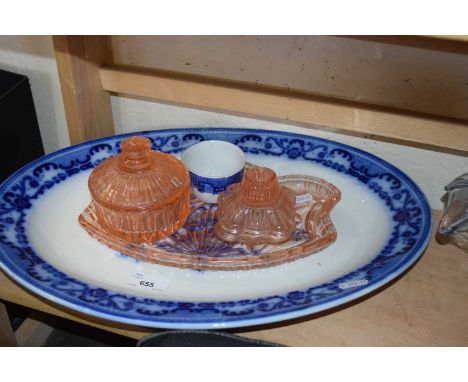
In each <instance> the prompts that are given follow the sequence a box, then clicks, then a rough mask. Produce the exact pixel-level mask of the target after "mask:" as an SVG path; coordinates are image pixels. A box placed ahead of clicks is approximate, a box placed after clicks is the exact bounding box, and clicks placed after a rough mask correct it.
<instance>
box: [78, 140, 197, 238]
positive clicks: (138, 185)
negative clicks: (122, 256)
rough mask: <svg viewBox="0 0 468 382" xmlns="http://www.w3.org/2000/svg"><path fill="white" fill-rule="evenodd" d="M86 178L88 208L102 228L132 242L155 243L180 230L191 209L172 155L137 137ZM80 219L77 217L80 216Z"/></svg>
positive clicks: (183, 175)
mask: <svg viewBox="0 0 468 382" xmlns="http://www.w3.org/2000/svg"><path fill="white" fill-rule="evenodd" d="M121 149H122V152H121V153H120V154H117V155H116V156H114V157H112V158H109V159H106V160H105V161H103V162H102V163H101V164H100V165H99V166H97V167H96V168H95V169H94V170H93V172H92V173H91V175H90V177H89V180H88V187H89V191H90V192H91V196H92V202H91V205H90V206H89V207H88V208H92V209H93V211H94V213H95V214H96V219H97V220H98V222H99V223H100V225H101V226H102V227H103V229H104V230H105V231H106V232H108V233H109V234H111V235H112V236H116V237H118V238H120V239H123V240H125V241H127V242H132V243H153V242H155V241H157V240H160V239H162V238H164V237H166V236H168V235H170V234H172V233H173V232H175V231H177V230H179V229H180V228H181V227H182V226H183V225H184V223H185V221H186V219H187V217H188V215H189V213H190V178H189V174H188V171H187V169H186V167H185V165H184V164H183V163H182V162H181V161H180V160H178V159H177V158H175V157H173V156H172V155H169V154H165V153H162V152H160V151H154V150H152V149H151V141H150V140H149V139H148V138H145V137H141V136H133V137H130V138H126V139H124V140H123V141H122V143H121ZM80 222H81V220H80Z"/></svg>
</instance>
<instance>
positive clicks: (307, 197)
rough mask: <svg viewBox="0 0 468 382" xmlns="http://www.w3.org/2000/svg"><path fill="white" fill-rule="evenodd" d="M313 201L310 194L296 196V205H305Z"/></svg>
mask: <svg viewBox="0 0 468 382" xmlns="http://www.w3.org/2000/svg"><path fill="white" fill-rule="evenodd" d="M312 200H314V198H313V197H312V195H311V194H304V195H297V196H296V204H301V203H307V202H311V201H312Z"/></svg>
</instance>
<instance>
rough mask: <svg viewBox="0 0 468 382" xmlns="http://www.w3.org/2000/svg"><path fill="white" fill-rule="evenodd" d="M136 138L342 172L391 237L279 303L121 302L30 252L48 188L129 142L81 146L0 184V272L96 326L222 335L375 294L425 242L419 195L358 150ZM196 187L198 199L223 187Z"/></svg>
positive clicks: (252, 134)
mask: <svg viewBox="0 0 468 382" xmlns="http://www.w3.org/2000/svg"><path fill="white" fill-rule="evenodd" d="M141 134H142V135H145V136H147V137H148V138H149V139H151V141H152V144H153V148H154V149H158V150H161V151H164V152H167V153H173V154H177V153H181V152H182V151H183V150H184V149H185V148H187V147H189V146H190V145H192V144H194V143H197V142H200V141H203V140H209V139H223V140H226V141H229V142H232V143H235V144H236V145H237V146H239V147H240V148H241V149H242V150H243V151H244V152H246V153H249V154H252V155H268V156H275V157H283V158H287V159H289V160H291V161H306V162H311V163H316V164H319V165H321V166H324V167H327V168H330V169H332V170H334V171H337V172H340V173H343V174H345V175H346V176H350V177H352V178H354V179H356V180H357V181H359V182H361V183H362V184H364V185H365V186H366V187H367V188H368V189H369V190H371V191H372V192H374V193H375V194H376V195H377V196H378V198H380V200H382V202H383V203H384V204H385V205H386V206H387V208H388V209H389V211H390V212H391V215H392V219H393V228H392V233H391V236H390V238H389V239H388V241H387V243H386V244H385V245H384V246H383V247H382V249H381V251H380V252H379V253H376V256H375V258H374V259H373V260H372V261H370V262H369V263H368V264H366V265H364V266H362V267H361V268H359V269H356V270H355V271H353V272H351V273H349V274H346V275H344V276H342V277H340V278H338V279H336V280H332V281H329V282H327V283H324V284H322V285H318V286H313V287H310V288H306V289H302V290H297V291H291V292H289V293H286V294H283V295H273V296H266V297H261V298H253V299H244V300H238V301H223V302H187V301H165V300H154V299H149V298H140V297H136V296H128V295H124V294H122V293H116V292H113V291H110V290H107V289H104V288H100V287H97V286H93V285H90V284H88V283H86V282H83V281H80V280H76V279H75V278H73V277H71V276H70V275H67V274H65V273H63V272H61V271H60V270H58V269H56V268H55V267H53V266H52V265H50V264H47V263H46V262H44V261H43V260H42V258H41V257H40V255H39V254H37V253H36V252H35V251H34V249H33V248H32V247H31V245H30V243H29V239H28V235H27V216H28V213H29V212H30V211H31V209H32V208H33V207H34V205H35V203H36V201H37V199H38V198H39V197H40V196H41V195H43V194H44V193H45V192H47V191H48V190H49V189H51V188H53V187H55V186H56V185H57V184H60V183H62V182H64V181H66V180H67V179H69V178H70V177H72V176H74V175H75V174H78V173H80V172H81V171H84V170H88V169H91V168H93V167H95V166H97V165H98V164H99V163H101V162H102V161H103V160H105V159H106V158H109V157H110V156H112V155H115V154H116V153H118V152H119V151H120V141H121V140H122V138H124V137H125V136H128V135H129V134H127V135H121V136H115V137H109V138H103V139H99V140H95V141H90V142H85V143H82V144H80V145H76V146H72V147H70V148H67V149H64V150H61V151H58V152H56V153H53V154H50V155H48V156H45V157H43V158H40V159H38V160H36V161H35V162H32V163H30V164H29V165H27V166H26V167H24V168H23V169H22V170H20V171H19V172H17V173H16V174H14V175H13V176H11V177H10V178H9V179H8V180H7V181H6V182H4V183H3V184H2V185H0V266H1V267H2V269H3V270H4V271H6V272H7V273H8V274H9V275H11V276H12V277H13V278H14V279H15V280H17V281H19V282H20V283H22V284H24V285H26V286H27V287H28V288H30V289H32V290H34V291H36V292H37V293H39V294H41V295H43V296H44V297H47V298H51V299H53V300H55V301H60V302H61V303H62V304H64V305H66V306H68V307H70V308H74V309H77V310H81V311H86V312H92V313H93V314H94V315H96V316H99V317H103V318H111V319H114V320H117V321H120V322H126V323H133V324H140V325H147V326H156V327H193V328H203V327H213V325H223V326H226V327H228V326H241V325H247V324H254V323H261V322H271V321H276V320H280V319H285V318H289V317H294V316H299V315H303V314H306V313H312V312H315V311H319V310H323V309H325V308H327V307H332V306H336V305H338V304H341V303H344V302H346V301H349V300H351V299H353V298H355V297H357V296H359V295H362V294H364V293H367V292H369V291H371V290H374V289H376V288H378V287H379V286H381V285H383V284H384V283H385V282H386V281H389V280H390V279H392V278H394V277H396V276H397V275H399V274H400V273H402V272H403V271H404V270H405V269H407V268H408V267H409V266H410V265H411V264H413V263H414V262H415V261H416V260H417V258H418V257H419V256H420V254H421V253H422V251H423V250H424V248H425V246H426V245H427V242H428V239H429V237H430V232H431V212H430V209H429V206H428V203H427V201H426V199H425V197H424V195H423V194H422V192H421V191H420V190H419V188H418V187H417V186H416V185H415V184H414V183H413V182H412V181H411V180H410V179H409V178H408V177H407V176H406V175H405V174H403V173H402V172H401V171H399V170H398V169H396V168H395V167H393V166H392V165H390V164H388V163H387V162H385V161H383V160H381V159H379V158H377V157H375V156H373V155H370V154H368V153H365V152H363V151H360V150H358V149H355V148H352V147H349V146H346V145H343V144H339V143H335V142H330V141H327V140H323V139H319V138H315V137H311V136H304V135H298V134H292V133H282V132H273V131H266V130H265V131H262V130H247V129H213V128H210V129H174V130H161V131H151V132H143V133H141ZM236 176H237V174H236ZM198 183H199V184H201V183H202V182H198ZM203 187H205V188H203V190H205V192H206V190H207V189H209V190H210V191H216V190H218V189H219V187H221V186H219V187H218V186H217V185H215V186H210V187H212V189H210V188H208V187H207V186H206V185H204V186H203ZM182 244H183V243H182ZM161 245H164V243H161Z"/></svg>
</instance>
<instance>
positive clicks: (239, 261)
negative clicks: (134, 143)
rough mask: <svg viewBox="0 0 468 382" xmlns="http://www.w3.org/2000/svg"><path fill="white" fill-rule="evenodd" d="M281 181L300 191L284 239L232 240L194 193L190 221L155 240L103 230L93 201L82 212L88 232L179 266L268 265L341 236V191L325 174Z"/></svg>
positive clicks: (159, 261) (291, 258)
mask: <svg viewBox="0 0 468 382" xmlns="http://www.w3.org/2000/svg"><path fill="white" fill-rule="evenodd" d="M278 180H279V182H280V184H282V185H284V186H286V187H289V188H291V189H292V190H294V191H295V193H296V212H297V214H298V215H297V227H296V231H295V232H294V234H293V235H292V236H291V238H290V239H289V240H288V241H286V242H284V243H281V244H275V245H272V244H263V245H257V246H253V247H250V246H247V245H245V244H229V243H226V242H224V241H222V240H220V239H218V238H217V237H216V236H215V235H214V225H215V223H216V217H215V215H216V209H217V206H216V205H215V204H208V203H205V202H202V201H200V200H198V199H196V198H194V197H193V196H192V200H191V211H192V212H191V214H190V215H189V217H188V219H187V222H186V223H185V225H184V226H183V227H182V228H181V229H180V230H179V231H178V232H176V233H174V234H173V235H171V236H169V237H167V238H165V239H163V240H160V241H158V242H157V243H155V244H152V245H148V244H133V243H128V242H126V241H124V240H122V239H119V238H118V237H115V236H112V235H110V234H109V233H107V232H106V231H104V230H103V228H102V226H101V225H100V224H99V222H98V221H97V219H96V214H95V211H94V206H93V204H92V203H91V205H90V206H89V207H88V208H87V209H86V210H85V211H84V212H83V213H82V214H81V215H80V217H79V222H80V224H81V225H82V226H83V227H84V228H85V229H86V231H87V232H88V233H89V234H90V235H91V236H93V237H94V238H96V239H97V240H99V241H100V242H102V243H103V244H105V245H107V246H108V247H110V248H112V249H114V250H116V251H119V252H120V253H122V254H124V255H127V256H131V257H133V258H135V259H138V260H142V261H146V262H151V263H157V264H161V265H166V266H172V267H178V268H190V269H195V270H212V271H231V270H232V271H234V270H247V269H254V268H265V267H271V266H275V265H280V264H283V263H286V262H290V261H295V260H297V259H300V258H303V257H306V256H309V255H312V254H314V253H317V252H319V251H321V250H323V249H324V248H326V247H328V246H329V245H330V244H332V243H333V242H334V241H335V240H336V237H337V233H336V229H335V227H334V226H333V223H332V221H331V218H330V212H331V210H332V209H333V207H334V206H335V205H336V203H338V201H339V200H340V197H341V193H340V191H339V190H338V188H336V187H335V186H334V185H332V184H331V183H328V182H326V181H324V180H323V179H320V178H316V177H312V176H305V175H287V176H280V177H278Z"/></svg>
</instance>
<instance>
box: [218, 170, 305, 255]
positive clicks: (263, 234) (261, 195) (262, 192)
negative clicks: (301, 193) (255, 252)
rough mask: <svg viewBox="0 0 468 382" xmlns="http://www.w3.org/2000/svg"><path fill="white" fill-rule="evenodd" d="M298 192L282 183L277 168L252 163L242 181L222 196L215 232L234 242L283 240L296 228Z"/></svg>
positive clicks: (220, 236) (251, 243) (254, 242)
mask: <svg viewBox="0 0 468 382" xmlns="http://www.w3.org/2000/svg"><path fill="white" fill-rule="evenodd" d="M295 202H296V200H295V193H294V192H293V191H292V190H290V189H289V188H287V187H284V186H281V185H280V184H279V183H278V178H277V177H276V174H275V172H274V171H273V170H271V169H269V168H266V167H250V168H247V169H246V170H245V173H244V177H243V179H242V182H241V183H237V184H233V185H231V186H230V187H229V188H228V189H227V190H226V191H225V192H224V193H223V194H221V195H220V197H219V198H218V206H219V209H218V212H217V218H218V222H217V223H216V225H215V234H216V236H217V237H218V238H220V239H221V240H224V241H227V242H231V243H236V242H237V243H246V244H248V245H251V246H254V245H257V244H266V243H282V242H285V241H287V240H288V238H289V237H290V236H291V235H292V234H293V232H294V231H295V229H296V220H297V219H296V210H295Z"/></svg>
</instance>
